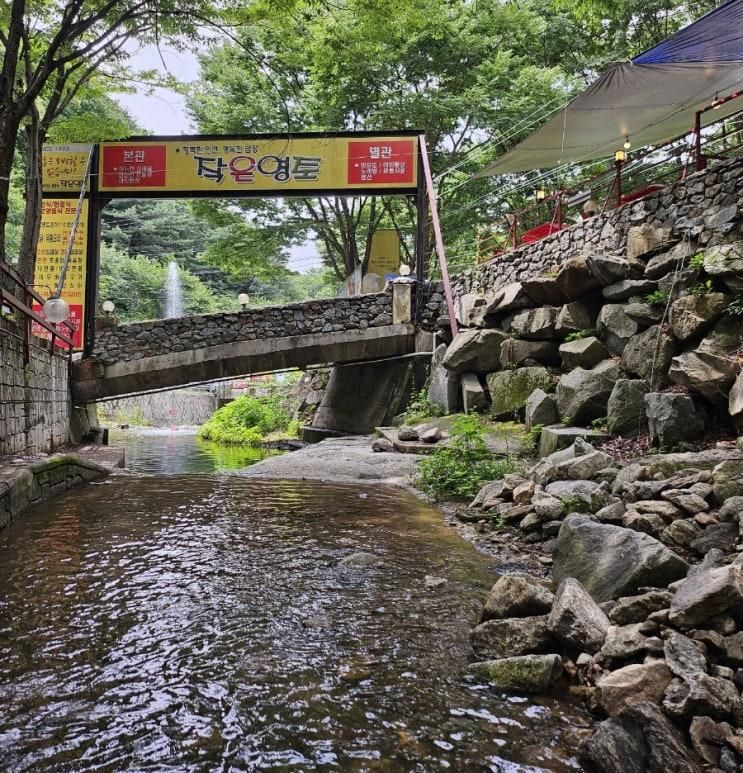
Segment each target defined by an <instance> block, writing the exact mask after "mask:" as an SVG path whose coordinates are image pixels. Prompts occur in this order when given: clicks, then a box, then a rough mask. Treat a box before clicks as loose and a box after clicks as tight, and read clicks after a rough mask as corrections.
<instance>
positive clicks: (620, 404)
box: [606, 378, 650, 437]
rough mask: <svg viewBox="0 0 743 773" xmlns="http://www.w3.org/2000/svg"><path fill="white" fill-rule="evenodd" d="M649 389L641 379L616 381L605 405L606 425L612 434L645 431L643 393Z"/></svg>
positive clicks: (632, 433) (626, 435)
mask: <svg viewBox="0 0 743 773" xmlns="http://www.w3.org/2000/svg"><path fill="white" fill-rule="evenodd" d="M649 391H650V387H649V386H648V384H647V382H646V381H643V380H642V379H626V378H621V379H618V380H617V381H616V383H615V384H614V388H613V389H612V391H611V394H610V395H609V401H608V403H607V405H606V426H607V429H608V430H609V432H610V433H611V434H612V435H621V436H622V437H633V436H635V435H639V434H641V433H642V432H644V431H645V428H646V424H647V421H646V419H645V395H646V394H647V393H648V392H649Z"/></svg>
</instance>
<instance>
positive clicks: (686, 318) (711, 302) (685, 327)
mask: <svg viewBox="0 0 743 773" xmlns="http://www.w3.org/2000/svg"><path fill="white" fill-rule="evenodd" d="M728 300H729V299H728V296H727V295H725V294H724V293H707V294H706V295H684V296H682V297H681V298H678V299H677V300H675V301H674V302H673V303H672V304H671V310H670V317H669V321H670V323H671V330H672V331H673V335H674V336H675V337H676V338H677V339H678V340H679V341H681V342H682V343H686V342H687V341H690V340H691V339H692V338H695V337H697V336H701V335H702V334H703V333H706V332H707V331H708V330H709V329H710V328H711V327H712V325H714V324H715V322H716V321H717V320H718V319H719V318H720V315H721V314H722V312H723V309H724V308H725V307H726V306H727V304H728Z"/></svg>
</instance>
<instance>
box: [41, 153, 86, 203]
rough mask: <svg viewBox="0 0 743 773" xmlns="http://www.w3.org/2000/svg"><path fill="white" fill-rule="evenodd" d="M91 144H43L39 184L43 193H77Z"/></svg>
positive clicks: (80, 185)
mask: <svg viewBox="0 0 743 773" xmlns="http://www.w3.org/2000/svg"><path fill="white" fill-rule="evenodd" d="M91 148H92V145H45V146H44V151H43V153H42V154H41V184H42V190H43V191H44V193H45V194H48V193H79V192H80V188H81V187H82V181H83V175H84V174H85V167H86V166H87V164H88V156H89V155H90V150H91Z"/></svg>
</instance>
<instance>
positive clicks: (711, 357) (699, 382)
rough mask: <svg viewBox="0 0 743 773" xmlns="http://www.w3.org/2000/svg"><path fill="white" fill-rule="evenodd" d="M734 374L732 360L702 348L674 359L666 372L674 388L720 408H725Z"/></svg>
mask: <svg viewBox="0 0 743 773" xmlns="http://www.w3.org/2000/svg"><path fill="white" fill-rule="evenodd" d="M737 374H738V366H737V363H736V362H735V361H734V360H733V358H731V357H729V356H725V355H722V354H716V353H714V352H710V351H704V350H702V349H701V348H700V349H696V350H694V351H693V352H686V353H685V354H680V355H679V356H678V357H674V358H673V359H672V360H671V368H670V370H669V372H668V375H669V377H670V379H671V381H673V382H674V383H675V384H680V385H681V386H685V387H687V388H688V389H691V390H693V391H695V392H698V393H699V394H700V395H702V396H703V397H705V398H706V399H707V400H709V401H710V402H711V403H714V404H715V405H718V406H720V407H721V408H727V403H728V393H729V392H730V388H731V387H732V386H733V383H734V381H735V377H736V376H737Z"/></svg>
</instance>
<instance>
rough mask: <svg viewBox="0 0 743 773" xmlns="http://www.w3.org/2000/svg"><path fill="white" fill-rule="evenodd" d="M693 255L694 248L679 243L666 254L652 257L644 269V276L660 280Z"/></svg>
mask: <svg viewBox="0 0 743 773" xmlns="http://www.w3.org/2000/svg"><path fill="white" fill-rule="evenodd" d="M693 254H694V248H693V246H692V245H690V244H688V243H687V242H679V243H678V244H677V245H676V246H675V247H674V248H673V249H671V250H669V251H668V252H662V253H660V254H659V255H653V257H652V258H650V260H649V261H648V263H647V266H646V267H645V276H647V277H649V278H650V279H660V278H661V277H662V276H665V275H666V274H668V273H669V272H670V271H673V270H674V269H675V268H677V266H678V265H683V263H684V262H685V261H686V260H687V259H688V258H690V257H691V256H692V255H693Z"/></svg>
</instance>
